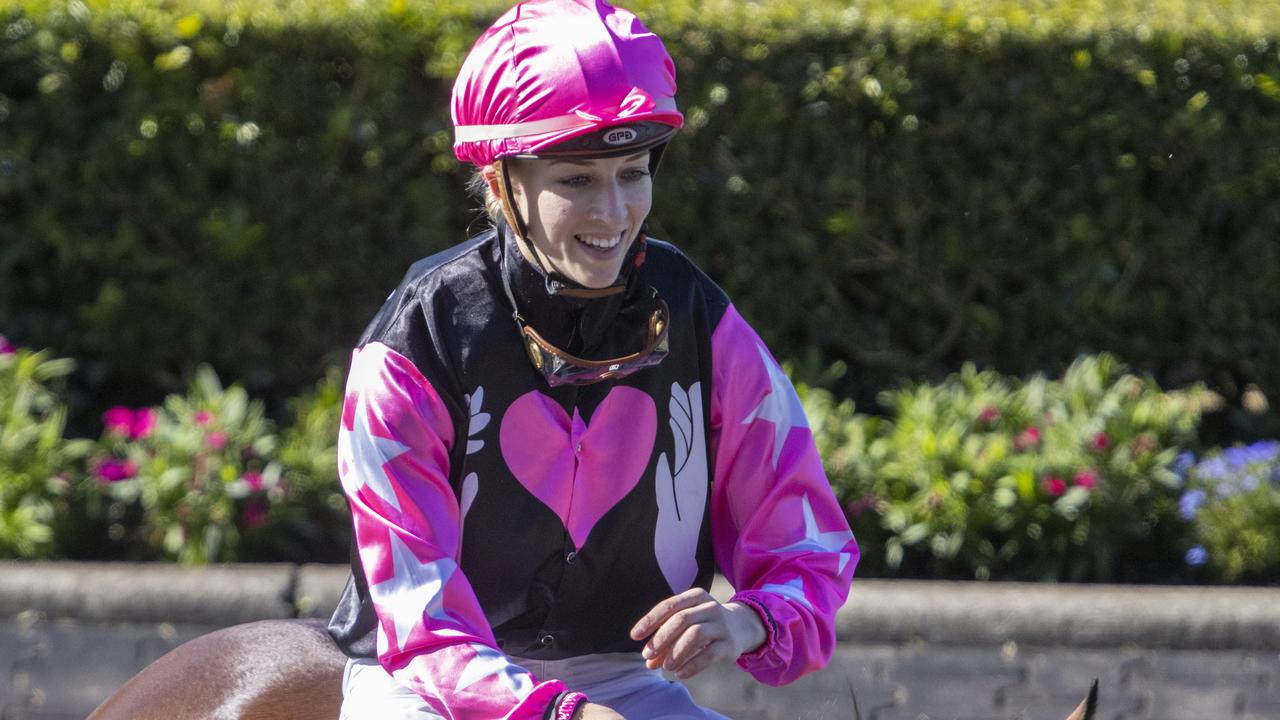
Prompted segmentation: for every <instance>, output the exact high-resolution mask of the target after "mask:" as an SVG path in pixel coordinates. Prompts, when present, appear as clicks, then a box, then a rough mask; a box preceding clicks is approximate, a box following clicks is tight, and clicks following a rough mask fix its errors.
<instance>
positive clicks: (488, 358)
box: [330, 0, 858, 720]
mask: <svg viewBox="0 0 1280 720" xmlns="http://www.w3.org/2000/svg"><path fill="white" fill-rule="evenodd" d="M675 89H676V86H675V68H674V65H673V63H672V61H671V58H670V57H669V56H668V54H667V52H666V50H665V48H664V47H663V44H662V41H661V40H660V39H659V38H658V37H657V36H655V35H653V34H652V33H650V32H649V31H648V30H647V29H646V28H645V26H644V25H643V24H641V22H640V21H639V20H638V19H637V18H636V17H635V16H634V15H632V14H631V13H629V12H627V11H625V10H622V9H619V8H614V7H612V6H610V5H608V4H607V3H606V2H604V0H530V1H529V2H525V3H522V4H520V5H517V6H516V7H514V8H512V9H511V10H510V11H509V12H507V13H506V14H505V15H503V16H502V17H501V18H499V19H498V21H497V22H495V23H494V25H493V26H492V27H490V28H489V29H488V31H486V32H485V33H484V34H483V35H482V36H481V37H480V38H479V39H478V40H477V41H476V43H475V46H474V47H473V48H472V50H471V53H470V54H469V55H468V57H467V59H466V61H465V62H464V64H463V66H462V70H461V72H460V73H459V75H458V79H457V82H456V84H455V85H454V89H453V101H452V114H453V121H454V124H455V132H456V135H455V143H454V152H455V154H456V155H457V157H458V158H459V159H460V160H462V161H464V162H468V163H472V164H473V165H475V166H476V168H477V169H478V170H477V178H478V180H477V186H478V187H479V188H480V189H481V190H482V192H483V193H484V194H485V196H486V200H487V206H488V207H489V209H490V215H491V217H492V218H493V220H494V228H492V229H490V230H489V231H487V232H484V233H481V234H480V235H478V236H476V237H473V238H471V239H470V240H468V241H467V242H465V243H463V244H461V245H458V246H456V247H454V248H452V249H450V250H447V251H445V252H442V253H440V254H438V255H435V256H432V257H429V258H426V259H425V260H421V261H419V262H418V263H416V264H415V265H414V266H413V267H412V268H411V269H410V270H409V273H408V275H407V276H406V277H405V279H404V282H403V283H402V284H401V285H400V287H399V288H397V289H396V290H395V292H393V293H392V294H391V296H390V297H389V298H388V299H387V301H386V303H385V304H384V305H383V307H382V309H381V310H380V311H379V312H378V314H377V316H376V317H375V318H374V319H373V322H372V323H371V324H370V325H369V327H368V329H367V330H366V331H365V333H364V335H363V337H362V338H361V340H360V342H359V346H358V348H357V349H356V350H355V352H354V353H353V355H352V364H351V373H350V376H349V379H348V384H347V389H346V402H345V406H344V409H343V421H342V428H341V433H340V442H339V469H340V475H341V478H342V484H343V488H344V490H345V491H346V494H347V497H348V500H349V502H350V505H351V512H352V517H353V523H354V528H355V547H354V551H353V553H352V566H353V567H352V569H353V572H352V579H351V581H350V582H348V584H347V588H346V591H345V592H344V594H343V598H342V601H341V603H340V604H339V607H338V609H337V611H336V613H335V614H334V616H333V619H332V621H331V623H330V633H331V635H332V636H333V637H334V638H335V640H336V641H337V642H338V644H339V646H340V647H341V648H342V649H343V651H344V652H345V653H346V655H347V656H348V658H349V661H348V663H347V669H346V673H345V677H344V696H345V699H344V703H343V710H342V717H343V718H351V719H352V720H355V719H357V718H380V719H386V718H437V717H445V718H511V719H520V720H525V719H540V718H563V719H568V718H571V717H572V718H618V717H626V718H632V719H633V720H638V719H640V718H651V717H663V718H716V717H721V716H719V715H717V714H715V713H713V712H710V711H708V710H705V709H702V708H700V707H698V706H697V705H696V704H695V703H694V702H693V701H692V700H691V698H690V697H689V694H688V692H687V691H686V690H685V689H684V687H683V685H681V684H679V683H678V682H672V681H669V680H667V679H665V678H664V676H663V674H662V673H661V672H660V670H661V669H665V670H666V671H668V674H667V677H671V676H674V677H677V678H688V677H690V676H692V675H694V674H696V673H698V672H700V671H702V670H704V669H705V668H706V667H707V666H708V665H710V664H711V663H712V662H714V661H718V660H725V659H729V660H735V661H736V662H737V663H738V665H739V666H740V667H741V668H742V669H744V670H745V671H747V672H749V673H751V674H752V675H753V676H755V677H756V678H757V679H759V680H760V681H761V682H765V683H768V684H771V685H777V684H781V683H786V682H790V681H792V680H794V679H796V678H797V677H799V676H801V675H802V674H804V673H806V672H809V671H811V670H814V669H816V668H819V667H822V666H823V665H824V664H825V663H826V662H827V661H828V659H829V658H830V656H831V653H832V650H833V646H834V644H835V632H834V626H833V620H834V615H835V612H836V610H837V609H838V608H839V607H840V606H841V604H842V603H843V602H844V600H845V597H846V594H847V592H848V588H849V583H850V580H851V578H852V575H853V569H854V566H855V565H856V563H857V558H858V548H857V545H856V544H855V542H854V539H853V536H852V534H851V533H850V531H849V526H848V524H847V523H846V522H845V519H844V516H843V514H842V513H841V511H840V508H839V506H838V504H837V503H836V500H835V498H834V496H833V494H832V492H831V488H830V486H829V484H828V483H827V480H826V477H825V475H824V473H823V470H822V465H821V463H820V460H819V457H818V453H817V450H816V448H815V446H814V442H813V437H812V435H811V433H810V431H809V429H808V425H807V422H806V420H805V416H804V412H803V410H802V409H801V406H800V402H799V400H798V398H797V396H796V394H795V391H794V389H793V388H792V386H791V384H790V383H789V382H788V380H787V378H786V377H785V376H784V375H783V373H782V371H781V370H780V369H779V367H778V364H777V362H775V360H774V359H773V357H772V356H771V355H770V354H769V351H768V350H767V349H766V348H765V346H764V344H763V343H762V342H761V341H760V339H759V337H757V335H756V333H755V332H754V331H753V330H752V329H751V327H750V326H748V325H747V323H746V322H745V321H744V320H743V319H742V317H741V316H739V315H738V313H737V311H736V310H735V309H734V307H733V305H732V304H730V302H729V300H728V298H727V297H726V296H725V294H724V293H723V292H722V291H721V290H720V288H718V287H717V286H716V285H715V284H714V283H713V282H712V281H711V280H709V279H708V278H707V277H706V276H705V275H704V274H703V273H702V272H701V271H700V270H698V268H697V267H695V266H694V265H693V263H692V262H690V261H689V259H688V258H686V257H685V256H684V255H683V254H682V253H681V252H680V251H679V250H677V249H676V248H675V247H674V246H672V245H670V244H668V243H666V242H661V241H658V240H655V239H653V238H648V237H646V235H645V232H644V221H645V218H646V217H647V216H648V214H649V210H650V205H651V200H652V195H651V193H652V177H653V173H654V171H655V170H656V168H657V166H658V160H659V158H660V157H661V154H662V149H663V147H664V146H665V144H666V143H667V142H668V141H669V140H670V139H671V138H672V137H673V136H674V135H675V133H676V132H677V130H678V129H679V128H680V126H681V125H682V124H683V116H682V115H681V114H680V112H679V111H678V110H677V109H676V105H675V99H674V96H675ZM717 571H719V572H721V573H723V574H724V575H725V576H726V577H727V579H728V580H729V582H730V583H731V584H732V585H733V587H734V588H735V589H736V594H735V595H734V596H733V597H732V599H731V600H730V601H728V602H726V603H723V604H721V603H719V602H717V601H716V600H714V599H713V598H712V597H711V595H710V594H709V593H708V592H707V590H708V588H709V587H710V584H711V580H712V577H713V575H714V573H716V572H717Z"/></svg>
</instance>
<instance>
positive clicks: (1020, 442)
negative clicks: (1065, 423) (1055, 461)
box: [1013, 425, 1040, 452]
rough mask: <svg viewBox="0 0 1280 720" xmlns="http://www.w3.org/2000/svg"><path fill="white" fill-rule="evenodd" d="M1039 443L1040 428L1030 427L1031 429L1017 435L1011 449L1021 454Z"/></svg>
mask: <svg viewBox="0 0 1280 720" xmlns="http://www.w3.org/2000/svg"><path fill="white" fill-rule="evenodd" d="M1039 442H1040V428H1038V427H1036V426H1035V425H1032V426H1031V427H1029V428H1027V429H1026V430H1023V431H1022V432H1020V433H1018V436H1017V437H1015V438H1014V439H1013V447H1014V449H1015V450H1017V451H1019V452H1022V451H1023V450H1026V449H1028V448H1030V447H1032V446H1034V445H1036V444H1038V443H1039Z"/></svg>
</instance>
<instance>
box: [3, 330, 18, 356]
mask: <svg viewBox="0 0 1280 720" xmlns="http://www.w3.org/2000/svg"><path fill="white" fill-rule="evenodd" d="M17 351H18V349H17V348H15V347H14V346H13V345H12V344H11V343H10V342H9V338H7V337H5V336H3V335H0V355H12V354H14V353H15V352H17Z"/></svg>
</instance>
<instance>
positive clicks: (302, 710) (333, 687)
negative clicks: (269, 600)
mask: <svg viewBox="0 0 1280 720" xmlns="http://www.w3.org/2000/svg"><path fill="white" fill-rule="evenodd" d="M345 664H346V657H344V656H343V654H342V653H341V652H340V651H339V650H338V648H337V646H336V645H334V644H333V640H332V639H330V638H329V634H328V633H327V632H326V631H325V622H324V621H323V620H263V621H261V622H255V623H248V624H246V625H236V626H234V627H229V628H226V629H223V630H218V631H216V632H212V633H209V634H208V635H201V636H200V637H198V638H196V639H194V640H192V641H190V642H187V643H184V644H182V645H179V646H178V647H177V648H174V649H173V650H172V651H170V652H169V653H168V654H166V655H165V656H164V657H162V658H160V659H159V660H156V661H155V662H154V663H151V664H150V665H148V666H147V667H146V668H145V669H144V670H143V671H142V672H140V673H138V674H137V675H135V676H134V677H133V679H132V680H130V681H129V682H127V683H125V685H124V687H122V688H120V689H119V690H118V691H116V693H115V694H114V695H112V696H111V697H109V698H107V701H106V702H104V703H102V705H100V706H98V709H97V710H94V711H93V714H92V715H90V716H89V720H290V719H292V718H297V720H303V719H304V718H305V719H306V720H318V719H322V718H337V717H338V708H339V707H340V706H341V705H342V669H343V666H344V665H345Z"/></svg>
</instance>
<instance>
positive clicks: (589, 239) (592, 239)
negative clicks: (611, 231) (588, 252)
mask: <svg viewBox="0 0 1280 720" xmlns="http://www.w3.org/2000/svg"><path fill="white" fill-rule="evenodd" d="M574 237H575V238H577V240H578V242H580V243H585V244H587V245H590V246H591V247H598V248H603V249H605V250H608V249H609V248H612V247H614V246H615V245H617V244H618V243H620V242H622V235H621V234H618V235H613V236H610V237H602V236H597V235H574Z"/></svg>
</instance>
